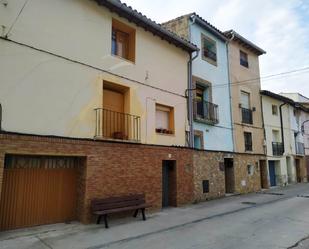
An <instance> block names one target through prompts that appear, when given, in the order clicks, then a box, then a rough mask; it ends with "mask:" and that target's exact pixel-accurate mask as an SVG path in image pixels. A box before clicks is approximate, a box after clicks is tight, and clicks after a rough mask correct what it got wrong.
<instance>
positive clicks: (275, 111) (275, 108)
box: [271, 105, 278, 116]
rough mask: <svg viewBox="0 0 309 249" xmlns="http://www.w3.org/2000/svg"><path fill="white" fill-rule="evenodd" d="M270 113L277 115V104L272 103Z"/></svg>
mask: <svg viewBox="0 0 309 249" xmlns="http://www.w3.org/2000/svg"><path fill="white" fill-rule="evenodd" d="M271 108H272V113H273V115H275V116H277V115H278V106H276V105H272V107H271Z"/></svg>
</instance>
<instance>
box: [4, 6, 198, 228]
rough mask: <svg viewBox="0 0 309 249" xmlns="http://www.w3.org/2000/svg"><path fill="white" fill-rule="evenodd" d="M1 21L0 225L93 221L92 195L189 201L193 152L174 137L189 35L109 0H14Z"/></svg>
mask: <svg viewBox="0 0 309 249" xmlns="http://www.w3.org/2000/svg"><path fill="white" fill-rule="evenodd" d="M0 25H1V27H3V29H2V33H1V39H0V50H1V60H0V65H1V76H0V81H1V84H0V103H1V106H2V112H1V117H2V118H1V135H0V192H1V189H2V195H1V204H0V209H1V214H0V229H1V230H5V229H13V228H18V227H24V226H31V225H39V224H46V223H54V222H62V221H67V220H74V219H77V220H80V221H83V222H89V221H91V218H92V217H91V215H90V202H91V200H92V199H94V198H103V197H109V196H115V195H121V194H132V193H145V194H146V201H147V203H149V204H151V205H152V207H153V208H154V209H156V208H161V207H162V206H168V205H174V206H177V205H181V204H183V203H188V202H190V201H191V200H192V197H191V196H192V192H193V190H192V188H193V184H192V159H191V158H192V157H191V156H190V155H189V156H188V153H189V151H188V150H187V149H181V148H175V147H171V145H177V146H185V145H186V131H188V130H189V129H188V128H187V127H188V125H189V122H188V118H187V101H186V96H185V92H186V89H187V88H188V78H189V77H188V72H189V70H188V63H189V64H190V57H191V54H192V53H193V52H195V51H196V50H197V47H196V46H195V45H193V44H191V43H190V42H187V41H185V40H184V39H181V38H180V37H178V36H176V35H175V34H173V33H171V32H169V31H167V30H165V29H163V28H162V27H161V26H160V25H158V24H156V23H154V22H153V21H151V20H149V19H147V18H146V17H144V16H143V15H141V14H140V13H138V12H136V11H133V10H132V9H131V8H130V7H128V6H126V5H124V4H122V3H121V2H120V1H113V0H110V1H103V0H102V1H100V0H97V1H82V0H79V1H62V0H58V1H49V0H43V1H19V0H12V1H9V2H8V3H7V4H2V3H0ZM171 61H172V62H173V63H171ZM142 144H143V145H142ZM159 145H160V146H159ZM21 179H22V180H21ZM176 179H177V181H176ZM11 186H14V187H11ZM46 196H48V199H46V198H45V197H46ZM17 200H24V201H21V202H17Z"/></svg>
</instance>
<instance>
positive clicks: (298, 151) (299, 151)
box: [295, 142, 305, 155]
mask: <svg viewBox="0 0 309 249" xmlns="http://www.w3.org/2000/svg"><path fill="white" fill-rule="evenodd" d="M295 145H296V154H297V155H305V146H304V144H303V143H299V142H297V143H296V144H295Z"/></svg>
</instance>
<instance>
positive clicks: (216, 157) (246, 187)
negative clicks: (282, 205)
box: [193, 150, 269, 202]
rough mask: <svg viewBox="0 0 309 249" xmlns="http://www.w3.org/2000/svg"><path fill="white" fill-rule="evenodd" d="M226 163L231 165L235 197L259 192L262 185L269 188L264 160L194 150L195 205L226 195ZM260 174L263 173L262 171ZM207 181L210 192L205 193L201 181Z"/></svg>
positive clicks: (240, 155) (256, 156)
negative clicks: (227, 160)
mask: <svg viewBox="0 0 309 249" xmlns="http://www.w3.org/2000/svg"><path fill="white" fill-rule="evenodd" d="M226 159H230V160H232V162H233V175H232V177H231V179H229V180H230V181H231V183H230V184H232V185H233V186H232V188H233V190H234V191H233V192H234V193H240V194H244V193H249V192H256V191H260V190H261V187H262V183H263V187H264V188H268V186H269V185H268V179H267V169H266V157H265V156H264V155H251V154H244V153H243V154H241V153H226V152H211V151H198V150H195V151H194V154H193V171H194V201H195V202H199V201H206V200H209V199H214V198H218V197H222V196H224V195H225V193H226V188H227V187H226V177H227V175H226V174H227V173H226V165H225V162H226ZM261 170H262V171H261ZM205 180H206V181H207V180H208V185H209V192H207V193H204V191H203V181H205Z"/></svg>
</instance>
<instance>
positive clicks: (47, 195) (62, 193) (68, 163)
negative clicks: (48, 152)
mask: <svg viewBox="0 0 309 249" xmlns="http://www.w3.org/2000/svg"><path fill="white" fill-rule="evenodd" d="M77 162H78V161H77V160H76V159H75V158H61V157H32V156H6V160H5V168H4V172H3V174H4V175H3V186H2V194H1V203H0V230H9V229H16V228H22V227H29V226H36V225H43V224H51V223H59V222H66V221H72V220H75V219H76V197H77V184H76V182H77V170H76V167H77V164H78V163H77Z"/></svg>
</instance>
